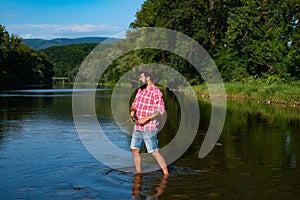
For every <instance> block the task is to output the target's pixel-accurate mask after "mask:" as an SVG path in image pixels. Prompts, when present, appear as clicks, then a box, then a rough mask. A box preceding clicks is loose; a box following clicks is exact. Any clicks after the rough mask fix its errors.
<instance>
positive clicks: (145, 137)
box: [130, 130, 159, 153]
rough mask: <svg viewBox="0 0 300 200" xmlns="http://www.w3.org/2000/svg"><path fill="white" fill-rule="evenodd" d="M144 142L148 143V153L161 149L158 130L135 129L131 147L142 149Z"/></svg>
mask: <svg viewBox="0 0 300 200" xmlns="http://www.w3.org/2000/svg"><path fill="white" fill-rule="evenodd" d="M144 144H145V145H146V148H147V151H148V153H152V152H154V151H157V150H158V149H159V148H158V140H157V131H139V130H133V133H132V138H131V144H130V148H131V149H142V148H143V146H144Z"/></svg>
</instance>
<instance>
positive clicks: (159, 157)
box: [151, 151, 169, 174]
mask: <svg viewBox="0 0 300 200" xmlns="http://www.w3.org/2000/svg"><path fill="white" fill-rule="evenodd" d="M151 154H152V156H153V157H154V158H155V160H156V162H157V163H158V165H159V166H160V168H161V169H162V171H163V173H164V174H169V170H168V167H167V163H166V161H165V159H164V157H163V156H162V155H161V154H160V153H159V152H158V151H154V152H152V153H151Z"/></svg>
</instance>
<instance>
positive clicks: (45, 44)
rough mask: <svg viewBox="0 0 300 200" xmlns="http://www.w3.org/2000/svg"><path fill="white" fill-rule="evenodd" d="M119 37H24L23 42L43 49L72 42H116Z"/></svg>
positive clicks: (34, 47) (37, 48)
mask: <svg viewBox="0 0 300 200" xmlns="http://www.w3.org/2000/svg"><path fill="white" fill-rule="evenodd" d="M118 40H119V39H117V38H108V37H83V38H73V39H70V38H55V39H51V40H45V39H24V40H23V43H24V44H27V45H28V46H30V47H31V48H33V49H36V50H41V49H47V48H49V47H52V46H64V45H71V44H89V43H98V44H99V43H102V42H104V43H114V42H116V41H118Z"/></svg>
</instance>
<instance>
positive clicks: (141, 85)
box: [139, 80, 147, 90]
mask: <svg viewBox="0 0 300 200" xmlns="http://www.w3.org/2000/svg"><path fill="white" fill-rule="evenodd" d="M139 86H140V87H139V88H140V89H141V90H143V89H146V87H147V83H143V82H142V81H141V80H140V81H139Z"/></svg>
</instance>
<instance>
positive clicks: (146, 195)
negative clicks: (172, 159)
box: [131, 173, 169, 200]
mask: <svg viewBox="0 0 300 200" xmlns="http://www.w3.org/2000/svg"><path fill="white" fill-rule="evenodd" d="M168 177H169V176H168V175H165V174H163V175H162V177H161V178H160V179H159V180H158V181H157V183H156V184H155V185H154V186H153V188H152V191H150V192H149V191H147V190H146V189H145V191H144V188H143V174H141V173H138V174H135V175H134V179H133V186H132V194H131V199H133V200H141V199H146V200H154V199H159V196H161V195H162V194H163V193H164V191H165V188H166V187H167V183H168Z"/></svg>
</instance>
